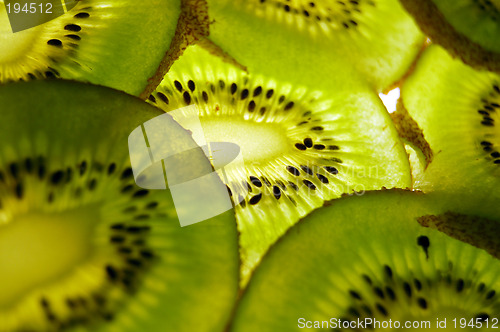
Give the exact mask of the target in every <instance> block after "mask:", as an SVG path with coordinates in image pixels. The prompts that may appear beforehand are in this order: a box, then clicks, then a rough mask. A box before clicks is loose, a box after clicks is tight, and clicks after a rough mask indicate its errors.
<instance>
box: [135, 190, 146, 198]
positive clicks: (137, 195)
mask: <svg viewBox="0 0 500 332" xmlns="http://www.w3.org/2000/svg"><path fill="white" fill-rule="evenodd" d="M147 194H149V190H147V189H141V190H138V191H136V192H135V193H134V195H133V197H144V196H146V195H147Z"/></svg>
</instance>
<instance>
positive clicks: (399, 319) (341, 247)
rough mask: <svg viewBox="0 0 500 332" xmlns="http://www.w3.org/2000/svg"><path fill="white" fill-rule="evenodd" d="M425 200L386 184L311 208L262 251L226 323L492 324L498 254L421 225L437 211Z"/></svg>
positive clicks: (257, 326) (329, 326) (290, 327)
mask: <svg viewBox="0 0 500 332" xmlns="http://www.w3.org/2000/svg"><path fill="white" fill-rule="evenodd" d="M427 203H428V201H427V199H426V197H425V196H424V195H422V194H418V193H414V192H403V191H382V192H371V193H367V194H366V195H365V196H362V197H356V196H354V197H345V198H342V199H340V200H336V201H333V202H332V203H331V204H328V206H327V207H324V208H321V209H318V210H316V211H314V212H313V213H312V214H310V215H309V216H307V217H306V218H305V219H304V220H302V221H301V222H299V223H298V224H297V225H295V226H294V227H293V228H291V229H290V230H289V232H288V233H287V234H286V235H285V236H284V237H283V238H282V239H281V240H280V241H279V242H278V243H277V244H276V245H275V246H274V247H273V248H271V250H270V251H269V252H268V254H267V255H266V256H265V257H264V259H263V261H262V263H261V265H260V266H259V267H258V268H257V270H256V271H255V274H254V275H253V277H252V279H251V281H250V283H249V285H248V287H247V289H246V291H245V293H244V294H243V297H242V299H241V301H240V302H239V306H238V308H237V310H236V312H235V315H234V319H233V322H232V324H231V327H230V329H229V330H230V331H233V332H236V331H237V332H244V331H249V332H250V331H252V332H253V331H263V332H265V331H272V332H281V331H283V332H290V331H303V330H308V331H312V330H316V329H318V330H325V331H327V330H328V331H351V330H356V331H359V330H369V329H374V330H376V331H385V330H391V329H392V330H396V329H406V330H412V331H422V330H424V329H429V330H440V328H438V326H437V322H438V321H440V322H442V321H444V320H445V319H446V324H447V325H445V326H443V323H441V325H440V327H441V329H442V330H456V329H459V328H460V324H461V323H462V324H463V320H466V322H467V323H469V322H473V323H472V324H473V326H474V327H477V328H478V329H479V327H482V328H483V329H486V321H487V320H488V321H489V323H490V324H491V323H492V322H496V319H497V317H498V316H499V315H500V299H499V297H498V291H499V289H500V261H499V260H497V259H495V258H493V257H491V256H490V255H488V254H487V253H486V252H484V251H482V250H480V249H477V248H474V247H472V246H470V245H468V244H465V243H463V242H460V241H458V240H455V239H452V238H450V237H448V236H446V235H444V234H442V233H440V232H438V231H435V230H430V229H427V228H423V227H421V226H420V225H419V223H418V222H417V220H421V219H422V218H421V216H424V215H427V214H429V213H431V214H432V213H439V212H438V211H440V209H439V208H438V207H437V205H434V206H428V205H427ZM424 218H427V217H424ZM453 319H456V322H455V323H456V324H457V325H456V326H457V327H456V329H455V326H454V324H455V323H454V321H453ZM461 319H462V321H461ZM360 322H361V325H360ZM480 324H482V325H480ZM490 326H491V325H490ZM444 327H446V328H444ZM465 327H466V328H470V326H469V325H465Z"/></svg>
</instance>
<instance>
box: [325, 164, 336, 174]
mask: <svg viewBox="0 0 500 332" xmlns="http://www.w3.org/2000/svg"><path fill="white" fill-rule="evenodd" d="M325 170H326V171H327V172H328V173H330V174H334V175H335V174H338V173H339V171H338V170H337V169H336V168H335V167H333V166H325Z"/></svg>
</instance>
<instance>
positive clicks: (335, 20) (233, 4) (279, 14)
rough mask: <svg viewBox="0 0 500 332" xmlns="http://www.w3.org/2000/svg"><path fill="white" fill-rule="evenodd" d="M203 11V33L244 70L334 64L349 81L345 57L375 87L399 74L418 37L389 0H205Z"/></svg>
mask: <svg viewBox="0 0 500 332" xmlns="http://www.w3.org/2000/svg"><path fill="white" fill-rule="evenodd" d="M209 14H210V17H212V18H213V19H214V20H215V22H214V24H213V25H212V26H211V27H210V36H209V39H210V40H211V41H212V42H214V43H215V44H217V45H218V46H220V47H221V48H222V50H224V51H226V52H227V53H228V54H229V55H231V56H233V57H234V58H236V60H238V61H239V62H240V63H241V64H242V65H244V66H247V67H248V68H249V69H250V70H260V71H262V70H263V68H265V69H267V68H269V71H270V72H276V71H278V70H279V69H283V68H284V69H287V68H288V69H292V68H293V70H294V71H295V70H302V71H304V72H307V71H314V70H315V68H320V67H328V66H334V67H335V72H336V76H337V77H334V78H331V79H333V80H335V79H339V82H341V83H342V84H339V85H347V84H349V83H347V82H349V81H350V80H352V79H353V77H355V76H356V74H353V73H351V72H349V70H347V69H346V65H347V68H354V69H355V71H356V72H358V73H361V74H362V75H363V78H364V79H366V80H368V81H369V82H370V83H371V85H372V86H373V87H374V88H375V89H376V90H384V89H386V88H388V87H389V86H391V85H392V84H394V83H395V82H396V81H398V80H399V78H400V77H401V76H403V74H404V73H405V72H406V70H407V69H408V68H409V66H410V65H411V63H412V61H413V60H414V58H415V57H416V55H417V54H418V52H419V50H420V48H421V46H422V44H423V41H424V37H423V35H422V34H421V33H420V32H419V30H418V28H417V26H416V25H415V24H414V22H413V21H412V19H411V17H410V16H408V14H406V13H405V12H404V11H403V9H402V8H401V6H400V4H399V2H398V1H392V0H389V1H377V0H352V1H333V0H328V1H300V0H295V1H280V0H266V1H260V0H253V1H241V0H238V1H209ZM290 40H293V43H291V42H290ZM262 48H263V49H265V50H266V52H264V53H262V52H260V51H258V50H260V49H262ZM332 59H334V61H332ZM332 62H334V64H332ZM312 64H314V65H312ZM304 66H306V68H301V67H304ZM273 67H274V68H273ZM277 74H279V73H277ZM285 74H286V73H285ZM273 75H274V76H276V75H275V74H274V73H273ZM290 75H293V74H292V73H288V76H289V77H290ZM302 76H303V75H302ZM314 76H315V75H313V77H314ZM299 77H300V76H299ZM340 78H341V79H340ZM288 79H289V78H288ZM302 80H303V79H302ZM316 84H318V81H317V80H316Z"/></svg>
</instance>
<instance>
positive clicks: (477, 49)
mask: <svg viewBox="0 0 500 332" xmlns="http://www.w3.org/2000/svg"><path fill="white" fill-rule="evenodd" d="M401 3H402V4H403V6H404V7H405V8H406V10H407V11H408V12H409V13H410V14H412V15H413V17H414V18H415V20H416V22H417V23H418V24H419V26H420V28H421V29H422V31H423V32H425V33H426V34H428V35H429V36H430V37H431V39H432V40H433V41H434V42H435V43H437V44H439V45H441V46H443V47H444V48H446V49H447V50H448V52H450V53H451V54H452V55H454V56H456V57H459V58H461V59H462V60H463V61H464V62H465V63H467V64H469V65H471V66H473V67H476V68H479V69H488V70H491V71H496V72H499V71H500V45H499V43H498V36H499V35H500V2H498V1H496V0H401Z"/></svg>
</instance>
